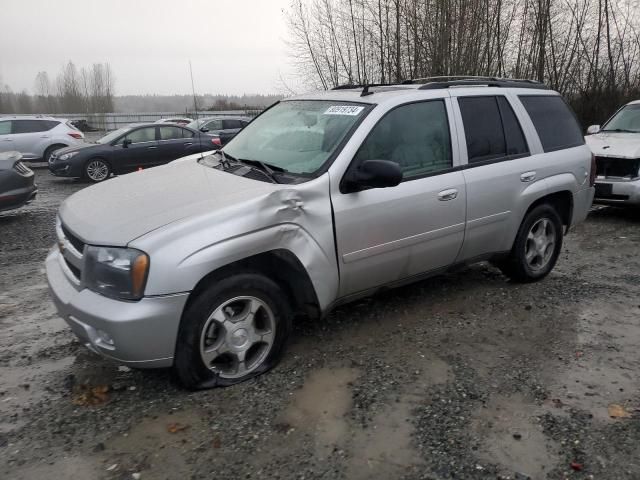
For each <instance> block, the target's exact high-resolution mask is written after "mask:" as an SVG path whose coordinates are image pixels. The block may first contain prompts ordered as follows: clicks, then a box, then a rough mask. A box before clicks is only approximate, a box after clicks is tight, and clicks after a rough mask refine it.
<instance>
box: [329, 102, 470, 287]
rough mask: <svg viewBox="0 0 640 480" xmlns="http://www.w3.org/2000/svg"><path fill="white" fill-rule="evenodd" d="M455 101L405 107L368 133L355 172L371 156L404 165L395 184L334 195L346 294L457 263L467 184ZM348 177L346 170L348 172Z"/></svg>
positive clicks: (374, 158)
mask: <svg viewBox="0 0 640 480" xmlns="http://www.w3.org/2000/svg"><path fill="white" fill-rule="evenodd" d="M448 104H449V99H448V98H447V99H436V100H428V101H420V102H416V103H410V104H404V105H400V106H398V107H396V108H394V109H392V110H391V111H389V112H387V113H386V114H385V115H384V116H383V117H382V118H381V119H380V120H379V121H378V123H377V124H376V126H375V127H373V129H372V130H371V131H370V132H369V135H368V136H367V138H366V139H365V141H364V142H363V143H362V145H361V146H360V148H359V150H358V152H357V153H356V155H355V157H354V159H353V160H352V163H351V165H350V166H349V170H347V172H348V171H350V170H351V169H354V168H357V167H358V166H359V165H360V164H361V163H362V162H363V161H365V160H390V161H393V162H396V163H398V165H400V168H401V169H402V172H403V181H402V183H400V184H399V185H397V186H395V187H389V188H376V189H368V190H364V191H360V192H353V193H349V192H348V191H345V189H344V188H343V187H342V186H341V188H340V192H339V193H337V194H334V195H332V203H333V209H334V217H335V229H336V241H337V249H338V259H339V262H340V295H341V296H346V295H350V294H354V293H357V292H360V291H363V290H367V289H370V288H374V287H377V286H381V285H384V284H389V283H393V282H396V281H400V280H403V279H407V278H410V277H414V276H417V275H419V274H422V273H424V272H428V271H433V270H437V269H439V268H442V267H447V266H449V265H450V264H452V263H453V262H454V261H455V259H456V256H457V255H458V252H459V251H460V247H461V245H462V239H463V234H464V222H465V208H466V198H465V186H464V177H463V175H462V171H461V170H460V169H459V168H457V166H456V163H457V161H456V162H454V159H456V160H457V156H458V155H457V145H456V144H455V142H454V143H452V142H451V138H452V136H451V124H452V121H451V120H452V118H453V117H452V116H451V112H450V110H449V109H448V108H447V105H448ZM347 174H348V173H347Z"/></svg>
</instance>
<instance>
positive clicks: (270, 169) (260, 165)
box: [217, 150, 286, 183]
mask: <svg viewBox="0 0 640 480" xmlns="http://www.w3.org/2000/svg"><path fill="white" fill-rule="evenodd" d="M217 153H220V156H221V157H222V162H221V163H222V166H223V167H224V166H225V163H228V161H229V160H231V161H233V162H236V163H242V164H244V165H247V166H249V167H251V168H254V169H256V170H261V171H262V172H264V173H265V174H266V175H267V177H269V179H270V180H271V181H272V182H273V183H280V182H279V181H278V179H277V178H276V176H275V174H277V173H284V172H286V170H285V169H284V168H282V167H278V166H276V165H270V164H268V163H264V162H262V161H260V160H249V159H245V158H235V157H233V156H231V155H229V154H228V153H225V152H224V150H218V151H217Z"/></svg>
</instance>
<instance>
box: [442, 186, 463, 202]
mask: <svg viewBox="0 0 640 480" xmlns="http://www.w3.org/2000/svg"><path fill="white" fill-rule="evenodd" d="M457 197H458V190H456V189H455V188H450V189H448V190H442V191H441V192H440V193H438V200H440V201H442V202H446V201H447V200H453V199H455V198H457Z"/></svg>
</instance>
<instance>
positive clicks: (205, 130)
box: [200, 127, 209, 133]
mask: <svg viewBox="0 0 640 480" xmlns="http://www.w3.org/2000/svg"><path fill="white" fill-rule="evenodd" d="M200 131H201V132H202V133H207V132H208V131H209V129H208V128H207V127H202V128H201V129H200Z"/></svg>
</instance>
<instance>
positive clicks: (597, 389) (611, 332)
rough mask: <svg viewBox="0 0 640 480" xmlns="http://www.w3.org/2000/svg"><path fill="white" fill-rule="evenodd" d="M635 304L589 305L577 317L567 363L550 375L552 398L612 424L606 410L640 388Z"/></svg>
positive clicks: (639, 341)
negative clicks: (574, 334)
mask: <svg viewBox="0 0 640 480" xmlns="http://www.w3.org/2000/svg"><path fill="white" fill-rule="evenodd" d="M637 311H638V306H637V304H634V303H631V302H628V303H622V302H617V303H606V302H604V301H602V302H598V303H593V304H591V305H588V306H586V307H585V308H583V309H582V310H581V311H579V312H578V318H579V322H578V340H577V344H576V347H575V350H576V351H575V352H569V353H570V354H572V357H573V358H571V360H570V363H569V365H568V366H566V367H565V368H564V369H562V370H561V371H560V372H552V373H551V376H552V379H551V388H550V390H551V392H552V393H551V394H552V396H553V397H556V398H559V399H561V400H562V402H563V403H564V404H565V405H567V406H569V407H573V408H577V409H581V410H584V411H587V412H590V413H591V414H592V415H593V416H594V418H596V419H598V420H601V421H612V419H610V418H609V416H608V412H607V407H608V405H609V404H611V403H619V404H624V403H625V401H627V400H628V399H630V398H632V397H634V396H635V395H637V393H638V385H640V359H639V358H638V353H637V352H638V351H637V346H638V344H640V316H639V315H638V313H637Z"/></svg>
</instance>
